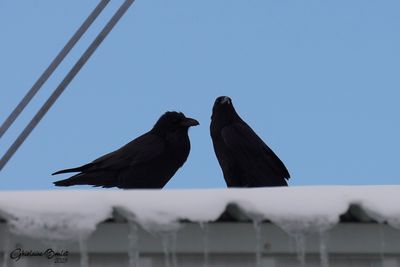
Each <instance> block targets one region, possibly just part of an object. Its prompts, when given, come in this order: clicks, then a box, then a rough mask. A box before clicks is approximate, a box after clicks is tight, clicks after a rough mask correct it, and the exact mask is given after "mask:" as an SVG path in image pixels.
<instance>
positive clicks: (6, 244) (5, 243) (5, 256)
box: [3, 229, 11, 267]
mask: <svg viewBox="0 0 400 267" xmlns="http://www.w3.org/2000/svg"><path fill="white" fill-rule="evenodd" d="M10 246H11V240H10V233H9V232H8V229H6V230H5V233H4V239H3V250H4V252H3V267H8V257H9V254H8V253H9V252H10Z"/></svg>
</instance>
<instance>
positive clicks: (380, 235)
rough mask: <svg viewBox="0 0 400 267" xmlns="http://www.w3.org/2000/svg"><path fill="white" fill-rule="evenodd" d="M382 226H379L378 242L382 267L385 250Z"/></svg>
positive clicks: (381, 224)
mask: <svg viewBox="0 0 400 267" xmlns="http://www.w3.org/2000/svg"><path fill="white" fill-rule="evenodd" d="M383 227H384V224H383V223H380V224H379V241H380V248H379V257H380V258H381V262H382V266H384V262H385V249H386V242H385V232H384V230H383Z"/></svg>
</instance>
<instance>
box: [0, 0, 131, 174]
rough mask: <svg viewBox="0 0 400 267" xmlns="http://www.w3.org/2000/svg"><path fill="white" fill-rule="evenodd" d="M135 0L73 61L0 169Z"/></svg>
mask: <svg viewBox="0 0 400 267" xmlns="http://www.w3.org/2000/svg"><path fill="white" fill-rule="evenodd" d="M134 1H135V0H125V2H124V3H123V4H122V5H121V7H120V8H119V9H118V10H117V12H116V13H115V14H114V15H113V16H112V18H111V19H110V20H109V21H108V23H107V24H106V26H104V28H103V29H102V30H101V32H100V33H99V34H98V35H97V37H96V39H95V40H94V41H93V42H92V43H91V44H90V46H89V47H88V48H87V49H86V51H85V52H84V53H83V55H82V56H81V57H80V58H79V60H78V61H77V62H76V63H75V65H74V66H73V67H72V69H71V70H70V71H69V72H68V74H67V75H66V76H65V78H64V79H63V80H62V82H61V83H60V84H59V85H58V87H57V88H56V89H55V90H54V92H53V93H52V94H51V95H50V97H49V98H48V99H47V101H46V102H45V103H44V104H43V106H42V107H41V108H40V110H39V111H38V112H37V113H36V115H35V116H34V117H33V119H32V120H31V121H30V122H29V124H28V125H27V126H26V127H25V129H24V130H23V131H22V133H21V134H20V135H19V136H18V138H17V139H16V140H15V142H14V143H13V144H12V145H11V147H10V148H9V149H8V150H7V152H6V153H5V154H4V156H3V157H2V158H1V160H0V171H1V170H2V169H3V167H4V166H5V165H6V164H7V162H8V161H9V160H10V158H11V157H12V156H13V155H14V153H15V152H16V151H17V149H18V148H19V147H20V146H21V144H22V143H23V142H24V141H25V139H26V138H27V137H28V135H29V134H30V133H31V132H32V130H33V129H34V128H35V127H36V125H37V124H38V123H39V122H40V120H41V119H42V118H43V116H44V115H45V114H46V113H47V111H48V110H49V109H50V108H51V106H52V105H53V104H54V102H55V101H56V100H57V98H58V97H59V96H60V95H61V93H62V92H63V91H64V90H65V88H66V87H67V86H68V84H69V83H70V82H71V81H72V79H73V78H74V77H75V75H76V74H77V73H78V72H79V71H80V69H81V68H82V67H83V65H84V64H85V63H86V62H87V61H88V59H89V58H90V56H91V55H92V54H93V53H94V51H96V49H97V47H98V46H99V45H100V44H101V43H102V42H103V40H104V39H105V38H106V37H107V35H108V34H109V33H110V31H111V30H112V29H113V27H114V26H115V25H116V24H117V22H118V21H119V20H120V18H121V17H122V16H123V15H124V14H125V12H126V11H127V10H128V8H129V7H130V6H131V5H132V3H133V2H134Z"/></svg>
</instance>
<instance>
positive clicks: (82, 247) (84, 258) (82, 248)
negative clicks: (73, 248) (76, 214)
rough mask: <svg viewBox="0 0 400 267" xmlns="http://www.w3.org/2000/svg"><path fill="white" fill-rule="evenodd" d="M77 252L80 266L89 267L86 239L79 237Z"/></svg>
mask: <svg viewBox="0 0 400 267" xmlns="http://www.w3.org/2000/svg"><path fill="white" fill-rule="evenodd" d="M79 252H80V255H81V267H89V255H88V251H87V240H86V239H85V238H81V239H79Z"/></svg>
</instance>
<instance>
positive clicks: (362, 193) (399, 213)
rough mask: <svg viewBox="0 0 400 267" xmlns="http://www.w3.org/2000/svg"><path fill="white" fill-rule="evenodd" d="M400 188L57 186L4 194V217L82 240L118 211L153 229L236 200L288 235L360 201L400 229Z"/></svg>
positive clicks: (34, 230)
mask: <svg viewBox="0 0 400 267" xmlns="http://www.w3.org/2000/svg"><path fill="white" fill-rule="evenodd" d="M398 203H400V186H302V187H288V188H255V189H199V190H125V191H116V190H86V191H85V190H51V191H16V192H0V217H2V218H4V219H5V220H6V221H7V224H8V225H9V228H10V230H11V231H12V232H14V233H16V234H20V235H26V236H29V237H33V238H40V239H56V240H62V239H70V240H79V239H81V238H85V237H87V236H89V235H90V234H91V233H93V232H94V231H95V230H96V226H97V224H99V223H101V222H103V221H105V220H107V219H110V218H113V216H114V214H115V212H117V213H118V214H120V215H121V216H123V217H124V218H126V219H127V220H128V221H134V222H136V223H138V224H139V225H140V226H141V227H143V228H144V229H146V230H149V231H156V232H157V231H168V230H171V229H174V228H176V226H177V222H179V221H181V220H189V221H192V222H211V221H216V220H217V219H218V218H220V216H221V215H222V214H223V213H224V212H225V211H226V209H227V207H228V206H231V205H232V204H233V205H234V206H236V207H238V208H239V210H240V211H241V212H242V213H243V214H244V215H245V216H246V217H247V218H250V219H252V220H254V221H255V222H260V221H263V220H269V221H271V222H272V223H274V224H276V225H278V226H279V227H281V228H282V229H283V230H284V231H286V232H287V233H289V234H296V233H307V232H321V231H326V230H328V229H330V228H331V227H333V226H334V225H336V224H337V223H338V222H339V218H340V216H341V215H343V214H345V213H346V212H347V211H348V210H349V209H350V207H352V206H354V205H357V206H358V207H360V208H361V209H362V210H363V211H364V212H365V213H366V214H367V215H368V216H369V217H370V218H372V219H374V220H376V221H378V222H386V223H388V224H389V225H391V226H392V227H394V228H397V229H400V205H399V204H398Z"/></svg>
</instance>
